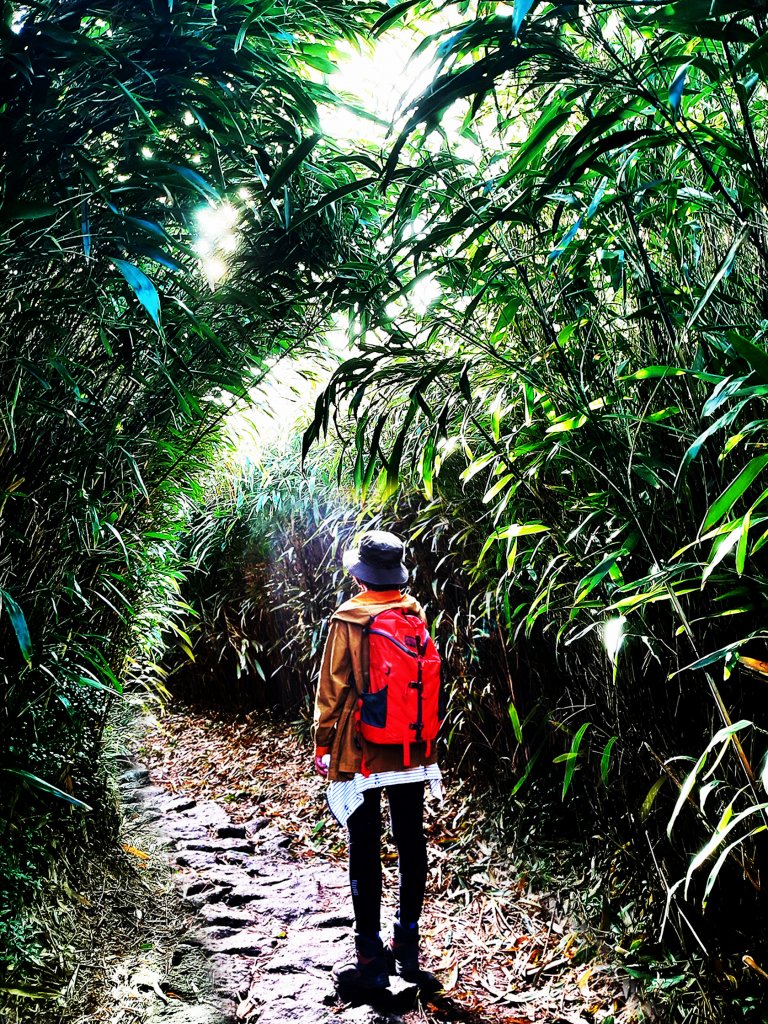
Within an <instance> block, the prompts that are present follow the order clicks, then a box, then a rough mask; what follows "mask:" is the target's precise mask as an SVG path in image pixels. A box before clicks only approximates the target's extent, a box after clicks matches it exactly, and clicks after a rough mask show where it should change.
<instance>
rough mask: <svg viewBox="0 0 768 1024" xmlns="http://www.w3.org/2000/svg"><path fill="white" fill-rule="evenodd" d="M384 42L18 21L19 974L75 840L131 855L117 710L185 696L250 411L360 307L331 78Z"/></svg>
mask: <svg viewBox="0 0 768 1024" xmlns="http://www.w3.org/2000/svg"><path fill="white" fill-rule="evenodd" d="M369 20H370V17H369V13H368V12H367V11H366V10H365V9H355V8H354V6H350V5H347V6H344V5H343V4H342V5H337V4H332V3H331V4H326V3H324V4H322V6H317V5H314V4H312V3H309V4H302V3H299V4H293V3H292V4H291V5H290V10H288V8H284V7H282V6H281V5H274V6H273V5H269V4H252V5H249V4H246V5H243V4H240V3H236V2H232V3H226V2H225V3H217V4H215V5H213V4H208V5H199V4H197V3H186V2H184V0H182V2H178V3H175V4H167V3H165V2H163V3H160V2H157V3H155V2H152V0H147V2H140V3H115V4H110V5H89V4H87V3H86V4H84V3H80V2H44V3H43V2H41V3H31V4H27V5H25V6H23V7H18V8H17V7H15V6H14V5H11V4H5V5H4V6H3V25H2V38H1V41H0V45H2V52H3V60H2V65H1V66H0V95H1V96H2V101H1V104H0V125H1V126H2V130H1V131H0V161H1V164H0V166H1V167H2V196H3V202H2V207H1V208H0V222H1V230H2V255H1V257H0V259H1V260H2V279H1V283H0V288H1V289H2V308H3V317H2V325H1V326H0V365H1V366H2V372H0V389H1V392H2V400H1V403H0V408H1V409H2V412H1V413H0V417H1V418H0V487H1V489H2V496H1V497H0V602H1V603H2V613H1V614H0V686H1V687H2V690H1V691H0V692H1V693H2V720H1V721H0V736H1V738H2V742H1V744H0V751H1V754H0V789H1V791H2V793H3V799H2V802H1V803H2V818H3V826H2V828H3V834H4V841H3V844H2V846H3V852H2V854H0V863H1V864H2V867H3V871H2V878H3V885H2V900H0V902H1V903H2V910H1V911H0V928H2V929H3V941H2V946H3V947H4V948H7V947H8V946H9V945H10V953H9V955H10V957H11V959H12V960H13V958H14V957H15V956H17V955H22V956H23V955H24V950H25V943H29V942H31V937H30V936H29V935H27V934H26V933H25V932H24V931H23V930H21V931H20V930H19V929H17V928H16V926H15V924H14V919H15V915H16V913H17V911H18V909H19V907H20V906H22V905H24V904H27V903H29V901H30V899H31V898H32V896H33V894H34V892H35V891H36V889H37V887H38V886H39V885H40V881H41V877H42V876H43V875H44V871H45V869H44V864H45V861H46V859H47V858H48V857H49V856H51V855H52V854H51V849H50V843H51V842H52V839H53V837H54V836H56V835H58V834H59V833H60V832H61V830H62V826H66V825H67V824H69V825H70V826H71V827H72V829H73V830H74V832H75V834H77V832H78V831H79V830H81V829H82V828H83V827H85V828H86V829H89V828H90V832H91V833H92V840H93V841H94V842H95V841H96V839H97V837H102V838H105V839H106V840H107V841H109V838H110V836H111V824H110V825H107V824H105V821H104V817H105V815H106V816H108V811H107V809H106V808H105V807H104V806H102V805H103V804H104V801H105V788H104V780H103V778H102V772H101V768H100V748H101V742H102V736H103V730H104V726H105V721H106V716H107V715H108V712H109V708H110V705H111V703H112V702H113V701H114V700H115V698H116V695H118V694H119V693H120V692H121V690H122V689H123V687H124V685H126V684H127V683H129V682H130V681H131V680H134V681H136V680H138V682H139V683H140V684H142V685H145V686H147V687H148V689H149V691H150V692H154V693H157V692H160V693H162V692H163V689H164V687H163V669H162V668H161V666H160V665H159V661H160V657H161V654H162V651H163V649H164V646H165V642H166V641H165V639H164V634H166V633H169V631H171V632H170V634H169V635H177V636H179V637H181V639H182V641H183V637H184V630H183V628H182V623H183V621H184V618H185V614H186V611H185V609H184V607H183V606H182V604H181V603H180V600H179V596H178V579H179V567H178V564H177V561H176V560H175V559H174V558H173V557H171V556H172V553H173V550H174V546H175V542H176V538H177V536H178V533H179V530H180V529H181V526H182V520H181V515H182V511H181V504H180V503H181V499H182V497H184V496H186V497H190V496H194V495H195V494H197V493H199V489H200V479H201V474H202V473H203V472H204V471H207V469H208V467H209V466H210V464H211V462H212V460H213V459H214V457H215V456H214V453H215V451H216V442H217V438H218V430H219V423H220V422H221V420H222V418H223V417H224V416H225V415H226V412H227V410H228V409H229V408H231V406H232V405H233V403H235V402H237V401H238V400H239V399H240V398H241V397H242V396H244V395H246V394H247V393H248V389H249V387H250V386H251V385H252V384H254V383H255V382H258V380H260V379H261V378H262V377H263V375H264V374H265V372H266V371H267V368H268V365H269V363H270V362H275V361H278V362H279V359H280V358H281V357H284V356H285V355H286V354H288V353H295V352H300V351H302V350H303V349H304V348H305V347H306V346H307V345H308V344H309V343H310V342H312V340H313V336H314V334H315V333H316V331H317V328H318V326H320V325H322V324H323V323H324V318H325V316H326V314H327V311H328V310H329V309H331V308H333V306H334V304H335V303H337V302H338V301H340V296H341V294H342V293H343V291H344V288H345V282H344V281H343V280H341V279H339V278H338V277H337V276H336V275H335V274H331V273H330V272H329V270H330V268H332V267H334V266H335V264H336V263H337V262H338V261H340V260H342V259H345V258H349V257H351V256H353V255H355V254H356V252H357V249H358V247H359V246H360V245H361V244H364V241H365V237H364V232H362V231H359V230H358V231H357V232H356V233H355V230H354V229H355V223H356V221H357V219H358V218H359V216H360V211H361V210H362V209H363V207H362V204H361V205H360V206H359V208H357V209H355V210H354V211H351V212H347V211H345V210H344V209H342V208H340V207H338V206H336V205H334V201H335V200H338V197H339V194H340V192H341V194H342V195H343V194H344V193H345V192H346V191H349V186H350V181H352V184H353V188H354V190H355V191H357V192H359V191H360V188H359V185H358V183H357V182H356V181H355V180H354V175H353V172H352V170H351V169H350V168H351V165H350V164H349V163H348V162H347V159H346V156H345V154H343V153H340V152H339V151H338V150H336V149H334V148H333V146H332V145H331V144H330V143H326V142H324V141H323V140H321V138H320V136H319V134H318V130H317V129H318V124H319V122H318V105H319V104H323V103H329V102H333V97H332V94H331V93H330V92H329V90H328V89H327V88H326V87H325V86H324V85H322V84H318V83H317V82H313V81H311V80H310V76H311V75H313V76H314V77H315V79H317V78H318V77H319V76H318V75H317V74H316V69H317V68H318V67H320V68H322V67H323V66H327V59H326V58H325V57H324V53H325V52H326V50H328V48H329V47H330V46H331V45H333V44H334V43H335V42H336V41H337V40H338V39H340V38H344V37H345V36H354V35H355V34H356V33H359V32H361V31H362V30H363V29H364V27H365V25H366V22H367V21H369ZM310 153H312V164H311V166H310V165H309V164H305V163H304V161H305V160H306V158H307V157H308V156H309V154H310ZM206 226H207V227H208V229H209V230H208V231H207V232H206V231H205V230H204V229H205V228H206ZM235 228H236V230H237V240H236V245H234V246H233V245H232V244H230V236H229V235H228V234H227V231H229V232H231V231H233V230H234V229H235ZM353 234H355V239H353V237H352V236H353ZM230 250H234V251H230ZM222 276H226V283H225V282H224V281H223V280H221V278H222ZM173 631H175V634H174V632H173ZM43 959H44V960H45V957H44V958H43Z"/></svg>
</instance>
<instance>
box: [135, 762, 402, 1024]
mask: <svg viewBox="0 0 768 1024" xmlns="http://www.w3.org/2000/svg"><path fill="white" fill-rule="evenodd" d="M120 785H121V790H122V794H123V801H124V804H125V815H126V819H127V820H128V822H129V823H132V824H133V825H141V826H142V827H143V829H144V830H146V829H149V830H150V832H153V833H154V834H155V835H156V836H157V837H158V839H159V841H160V843H161V845H162V847H164V849H165V851H166V856H167V857H168V858H169V859H170V861H171V863H172V864H173V866H174V868H175V869H176V879H177V882H178V886H179V888H180V890H181V893H182V895H183V897H184V899H185V900H186V902H187V904H188V905H189V906H190V909H191V910H192V914H191V927H190V928H189V930H188V931H187V932H186V934H184V935H183V936H182V937H181V940H180V941H179V942H178V944H177V946H176V948H175V950H174V952H173V957H172V965H171V968H170V970H169V972H168V974H167V976H166V977H164V978H159V977H157V976H156V975H154V974H148V975H147V978H146V983H145V984H144V985H143V986H141V980H142V979H141V978H139V979H138V984H139V986H140V987H142V988H143V990H144V993H145V994H146V996H147V998H146V999H144V1000H143V1004H144V1011H145V1013H144V1015H143V1016H144V1020H147V1021H152V1022H153V1024H154V1022H158V1024H160V1022H162V1024H226V1022H232V1021H238V1020H258V1021H259V1022H260V1024H287V1022H291V1024H322V1022H325V1021H342V1022H350V1024H351V1022H355V1024H373V1022H386V1021H397V1020H400V1019H401V1018H400V1014H402V1013H403V1012H406V1011H408V1010H411V1009H413V1007H414V1004H415V998H416V990H415V988H414V987H413V986H408V985H405V984H404V983H403V982H401V981H399V979H394V981H393V986H394V987H393V989H392V990H391V991H390V992H389V993H387V994H386V996H385V999H384V1002H383V1003H382V1004H381V1005H379V1006H378V1007H371V1006H367V1005H360V1006H349V1005H344V1004H342V1003H340V1001H339V1000H338V997H337V996H336V993H335V990H334V987H333V983H332V980H331V976H330V969H331V967H332V965H333V964H334V963H336V962H337V961H338V960H340V959H343V958H344V957H345V955H347V954H348V953H349V952H350V951H351V945H350V935H351V925H352V920H351V917H349V916H348V914H347V913H346V912H344V911H342V912H341V913H340V912H339V910H338V907H339V906H341V907H346V902H347V901H346V899H345V898H344V896H343V895H342V892H343V893H344V894H345V892H346V888H347V879H346V875H345V872H344V871H343V870H342V869H341V868H340V867H339V866H338V865H334V864H329V863H328V862H327V861H325V860H323V859H316V860H308V861H305V862H303V861H301V859H296V858H295V857H292V856H291V855H289V854H288V853H287V851H286V846H287V845H288V842H289V839H288V837H286V836H285V835H284V834H282V833H281V831H280V829H279V827H277V826H275V825H274V824H271V823H270V822H269V821H268V820H267V819H265V818H260V817H256V818H253V819H252V820H250V821H247V822H246V823H244V824H237V823H235V822H234V821H233V820H232V818H231V817H230V816H229V814H228V813H227V811H225V810H224V809H223V807H222V806H221V804H220V803H218V802H214V801H211V800H195V799H193V798H190V797H186V796H177V795H173V794H171V793H169V792H168V791H167V790H166V789H164V788H163V787H161V786H157V785H152V780H151V779H150V773H149V771H148V770H147V769H145V768H143V767H140V766H138V767H134V768H132V769H129V770H128V771H126V772H125V773H124V774H123V775H122V777H121V779H120ZM133 983H134V985H136V984H137V979H136V978H134V979H133Z"/></svg>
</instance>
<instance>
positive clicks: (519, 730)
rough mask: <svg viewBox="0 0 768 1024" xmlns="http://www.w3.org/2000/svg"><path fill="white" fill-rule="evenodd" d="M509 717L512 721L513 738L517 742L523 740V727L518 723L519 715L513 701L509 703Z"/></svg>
mask: <svg viewBox="0 0 768 1024" xmlns="http://www.w3.org/2000/svg"><path fill="white" fill-rule="evenodd" d="M509 717H510V719H511V721H512V729H513V731H514V734H515V739H516V740H517V742H518V743H522V742H523V727H522V726H521V724H520V716H519V715H518V713H517V708H516V707H515V705H514V704H513V703H511V702H510V705H509Z"/></svg>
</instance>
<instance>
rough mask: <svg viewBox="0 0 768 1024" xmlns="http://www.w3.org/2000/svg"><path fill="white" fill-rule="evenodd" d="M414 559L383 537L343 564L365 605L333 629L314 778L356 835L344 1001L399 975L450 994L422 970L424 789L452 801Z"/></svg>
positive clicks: (340, 983)
mask: <svg viewBox="0 0 768 1024" xmlns="http://www.w3.org/2000/svg"><path fill="white" fill-rule="evenodd" d="M404 555H405V549H404V545H403V542H402V541H401V540H400V539H399V538H398V537H396V536H395V535H394V534H392V533H387V532H384V531H381V530H373V531H369V532H367V533H364V534H363V535H362V537H361V539H360V544H359V546H358V547H354V548H351V549H349V550H347V551H346V552H345V553H344V558H343V561H344V567H345V569H347V571H348V572H349V573H350V575H351V576H352V577H353V578H354V580H355V582H356V583H357V586H358V589H359V593H357V594H356V595H355V596H354V597H353V598H351V600H349V601H346V602H344V604H342V605H341V606H340V607H339V608H338V609H337V610H336V612H335V613H334V614H333V615H332V617H331V621H330V627H329V631H328V639H327V641H326V645H325V651H324V654H323V661H322V668H321V670H320V679H319V682H318V687H317V694H316V698H315V715H314V736H315V769H316V771H317V772H318V773H319V774H320V775H322V776H324V777H327V778H328V780H329V786H328V790H327V797H328V805H329V807H330V809H331V812H332V813H333V815H334V817H335V818H336V819H337V820H338V821H339V823H340V824H342V825H344V824H346V826H347V828H348V830H349V880H350V887H351V890H352V905H353V909H354V916H355V953H356V959H355V961H353V962H350V963H346V964H344V965H339V966H337V967H336V968H334V971H333V976H334V980H335V982H336V985H337V987H338V988H339V990H347V991H350V992H353V993H354V992H369V993H370V992H376V991H377V990H383V989H385V988H386V987H387V986H388V985H389V974H390V972H392V973H396V974H397V975H399V976H400V977H402V978H403V979H404V980H406V981H408V982H413V983H415V984H418V985H419V987H420V989H421V990H422V992H424V991H431V992H434V991H437V990H438V989H439V988H440V987H441V985H440V982H439V981H438V980H437V978H435V976H434V975H432V974H430V973H429V972H427V971H422V970H420V968H419V917H420V915H421V910H422V905H423V902H424V892H425V888H426V881H427V847H426V839H425V836H424V825H423V814H424V790H425V785H426V784H429V786H430V789H431V792H432V793H433V794H434V795H435V796H437V797H438V799H442V789H441V777H440V769H439V768H438V766H437V755H436V751H435V743H434V740H435V738H436V734H437V729H438V728H439V711H438V697H439V692H438V691H439V665H440V658H439V655H438V654H437V652H436V651H435V648H434V644H433V643H432V640H431V638H430V637H429V632H428V630H427V629H426V625H425V623H426V617H425V615H424V612H423V610H422V608H421V606H420V605H419V603H418V601H416V600H415V598H413V597H411V596H409V595H407V594H403V593H402V591H401V589H400V588H401V587H402V586H403V585H404V584H405V583H406V582H407V580H408V570H407V569H406V567H405V565H404ZM382 681H383V682H382ZM401 683H402V685H401ZM400 701H402V702H403V703H402V704H401V703H399V702H400ZM413 719H415V721H413ZM398 720H399V721H398ZM398 729H399V731H398ZM382 790H386V793H387V800H388V803H389V815H390V821H391V827H392V836H393V839H394V842H395V845H396V847H397V853H398V866H399V872H400V893H399V897H400V898H399V908H398V911H397V916H396V918H395V922H394V931H393V935H392V938H391V940H390V941H389V942H388V944H387V946H386V947H385V946H384V944H383V942H382V939H381V889H382V871H381V831H382V829H381V792H382Z"/></svg>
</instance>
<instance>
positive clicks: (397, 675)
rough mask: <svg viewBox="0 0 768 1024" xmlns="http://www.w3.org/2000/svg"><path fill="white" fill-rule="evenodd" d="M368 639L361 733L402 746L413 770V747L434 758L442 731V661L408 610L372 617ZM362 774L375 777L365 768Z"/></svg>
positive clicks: (359, 711) (419, 621) (360, 708)
mask: <svg viewBox="0 0 768 1024" xmlns="http://www.w3.org/2000/svg"><path fill="white" fill-rule="evenodd" d="M363 635H364V637H365V638H366V640H367V644H368V676H369V682H368V689H367V690H366V691H365V692H364V693H361V694H360V696H359V699H358V702H357V714H356V718H357V721H358V727H359V729H360V732H361V733H362V735H363V736H364V737H365V739H367V740H368V741H369V742H371V743H397V744H401V745H402V747H403V765H404V767H406V768H408V767H410V764H411V756H410V746H411V743H426V745H427V754H429V753H430V751H431V749H432V743H433V741H434V740H435V738H436V737H437V733H438V731H439V729H440V723H441V720H442V719H441V715H440V655H439V654H438V653H437V648H436V647H435V644H434V641H433V640H432V637H431V636H430V635H429V630H428V629H427V627H426V625H425V624H424V622H423V621H422V619H421V617H420V616H418V615H416V614H415V613H414V612H409V611H406V610H405V609H404V608H388V609H387V610H386V611H383V612H379V613H378V614H377V615H372V616H371V619H370V621H369V623H368V625H367V626H364V627H363ZM362 773H363V775H368V774H370V773H369V772H368V771H367V769H366V767H365V762H363V767H362Z"/></svg>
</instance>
